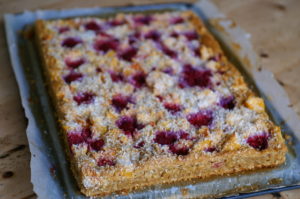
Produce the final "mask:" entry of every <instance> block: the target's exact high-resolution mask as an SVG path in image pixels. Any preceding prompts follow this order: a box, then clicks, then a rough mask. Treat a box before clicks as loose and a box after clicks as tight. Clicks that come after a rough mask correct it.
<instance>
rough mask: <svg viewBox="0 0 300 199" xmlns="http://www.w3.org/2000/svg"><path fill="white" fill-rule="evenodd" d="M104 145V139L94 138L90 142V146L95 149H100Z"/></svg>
mask: <svg viewBox="0 0 300 199" xmlns="http://www.w3.org/2000/svg"><path fill="white" fill-rule="evenodd" d="M103 146H104V140H102V139H100V140H95V141H92V142H90V147H91V148H92V149H93V150H95V151H100V150H101V149H102V148H103Z"/></svg>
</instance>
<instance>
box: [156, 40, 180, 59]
mask: <svg viewBox="0 0 300 199" xmlns="http://www.w3.org/2000/svg"><path fill="white" fill-rule="evenodd" d="M158 47H159V48H160V49H161V51H162V52H163V53H164V54H166V55H167V56H168V57H170V58H173V59H176V58H177V56H178V54H177V52H176V51H174V50H171V49H170V48H169V47H167V46H166V45H165V44H164V43H162V42H160V43H158Z"/></svg>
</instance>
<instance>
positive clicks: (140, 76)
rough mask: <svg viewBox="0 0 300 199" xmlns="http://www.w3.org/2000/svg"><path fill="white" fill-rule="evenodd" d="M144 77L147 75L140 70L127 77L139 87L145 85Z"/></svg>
mask: <svg viewBox="0 0 300 199" xmlns="http://www.w3.org/2000/svg"><path fill="white" fill-rule="evenodd" d="M146 77H147V75H146V74H145V73H144V72H142V71H140V72H137V73H135V74H134V75H132V76H131V77H130V78H129V82H130V83H131V84H132V85H133V86H134V87H136V88H141V87H142V86H145V85H146Z"/></svg>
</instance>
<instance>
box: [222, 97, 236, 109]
mask: <svg viewBox="0 0 300 199" xmlns="http://www.w3.org/2000/svg"><path fill="white" fill-rule="evenodd" d="M219 105H220V106H222V107H223V108H224V109H229V110H231V109H233V108H234V106H235V101H234V97H233V96H228V97H222V98H221V100H220V102H219Z"/></svg>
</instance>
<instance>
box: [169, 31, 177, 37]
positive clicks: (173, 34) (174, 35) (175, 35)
mask: <svg viewBox="0 0 300 199" xmlns="http://www.w3.org/2000/svg"><path fill="white" fill-rule="evenodd" d="M170 37H174V38H178V37H179V34H178V33H177V32H172V33H171V34H170Z"/></svg>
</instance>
